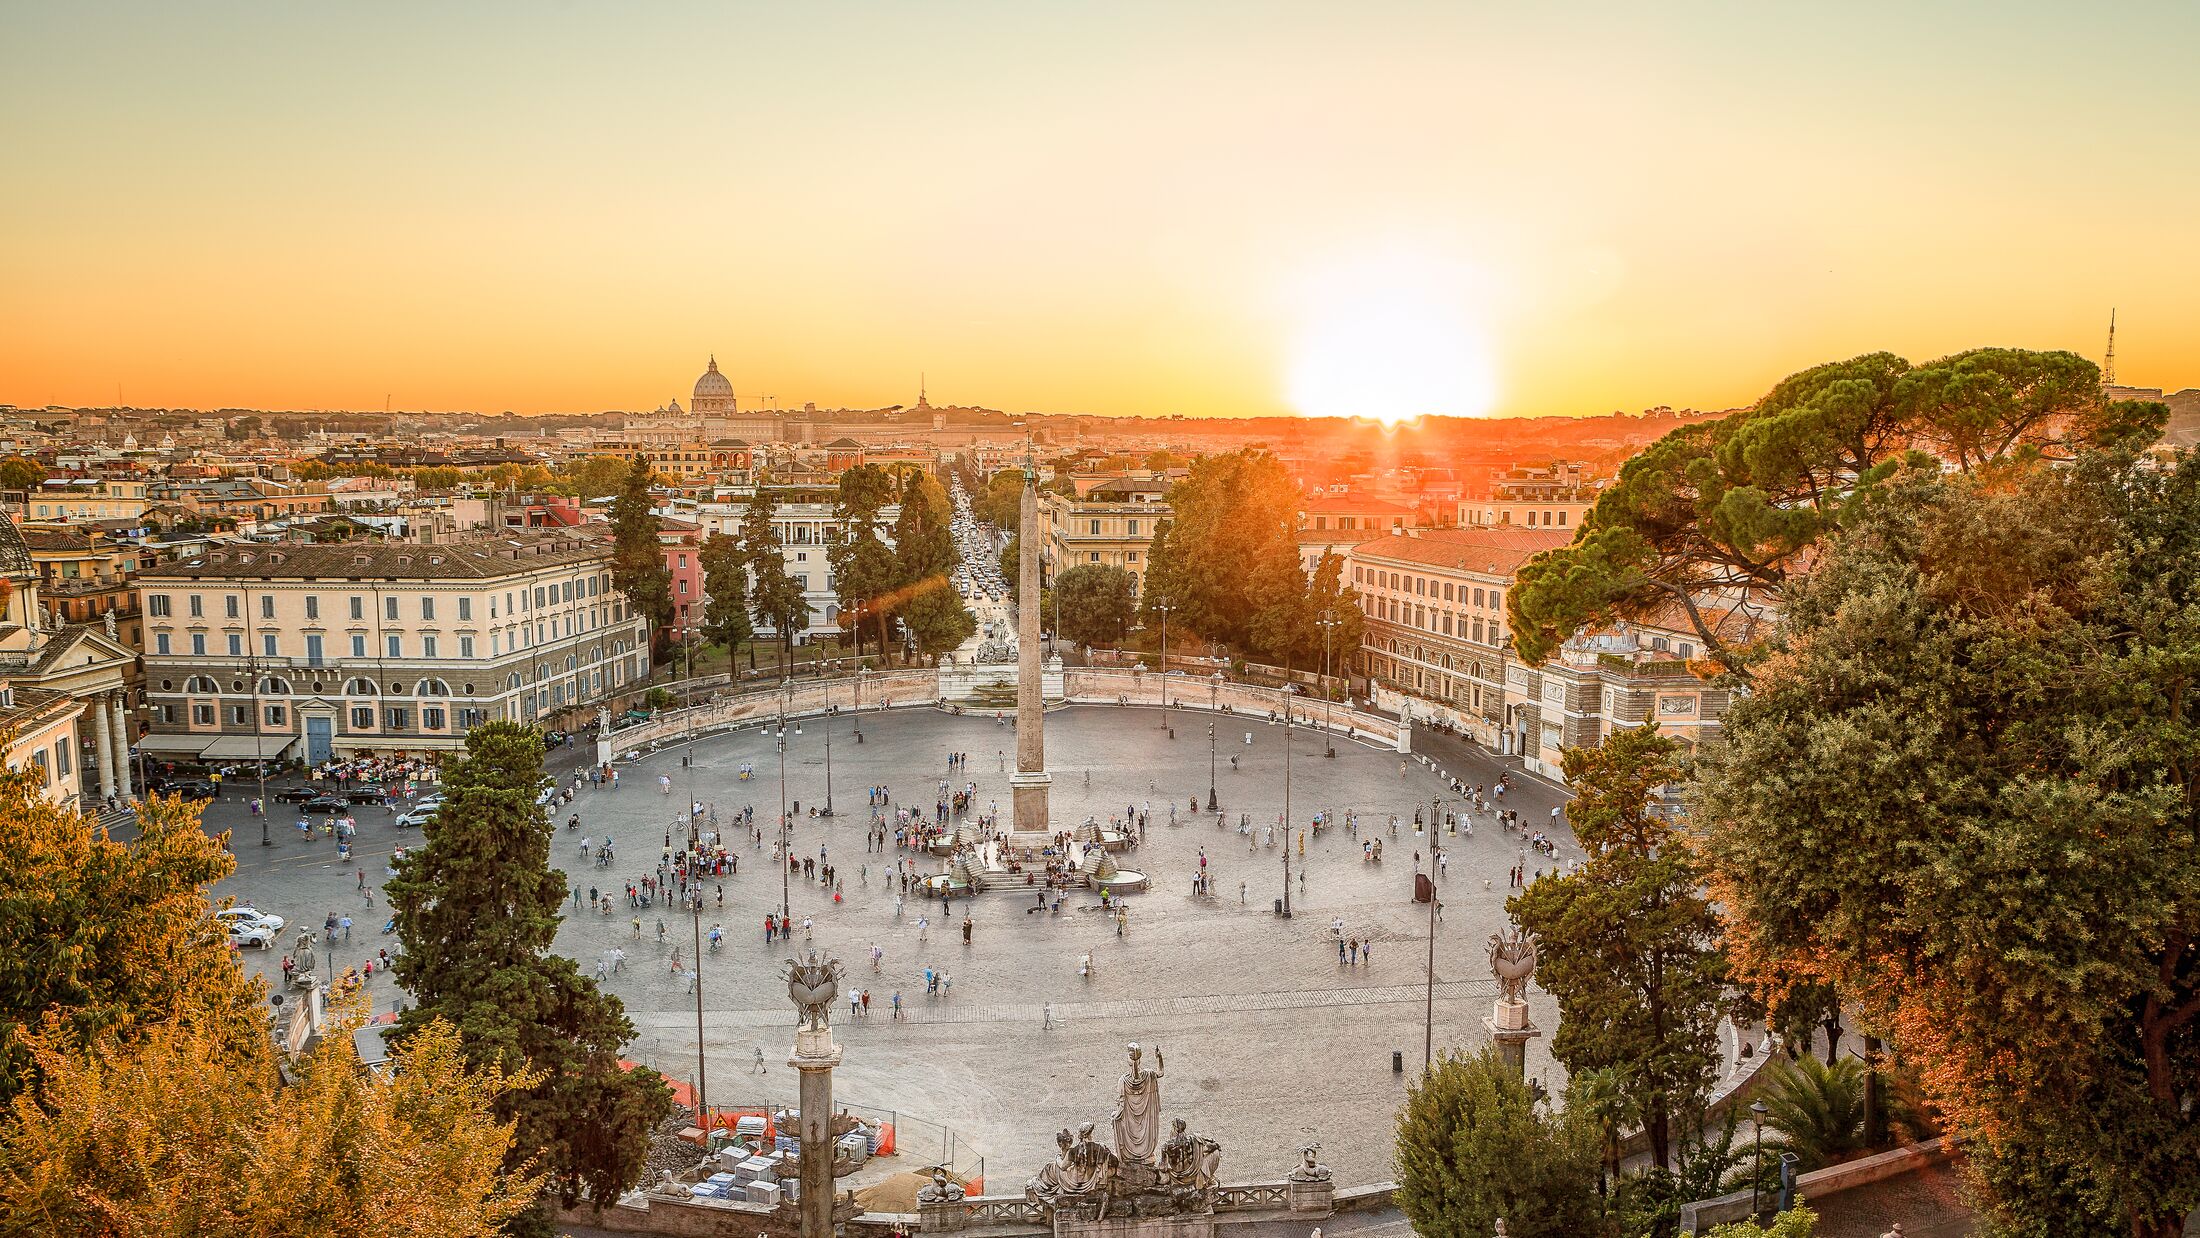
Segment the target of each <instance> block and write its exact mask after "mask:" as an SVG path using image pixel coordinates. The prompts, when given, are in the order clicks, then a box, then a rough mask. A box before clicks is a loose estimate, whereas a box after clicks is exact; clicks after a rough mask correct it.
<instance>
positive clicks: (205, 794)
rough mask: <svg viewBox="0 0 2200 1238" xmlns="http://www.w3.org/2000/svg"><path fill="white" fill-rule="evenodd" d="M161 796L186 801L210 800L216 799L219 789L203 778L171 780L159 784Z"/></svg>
mask: <svg viewBox="0 0 2200 1238" xmlns="http://www.w3.org/2000/svg"><path fill="white" fill-rule="evenodd" d="M159 790H160V793H161V794H162V795H177V796H181V797H183V798H184V799H187V800H210V799H214V798H216V797H217V795H218V794H219V789H218V788H216V787H215V786H214V784H213V783H211V782H208V781H207V780H206V779H204V778H171V779H168V780H167V781H166V782H163V783H161V784H160V788H159Z"/></svg>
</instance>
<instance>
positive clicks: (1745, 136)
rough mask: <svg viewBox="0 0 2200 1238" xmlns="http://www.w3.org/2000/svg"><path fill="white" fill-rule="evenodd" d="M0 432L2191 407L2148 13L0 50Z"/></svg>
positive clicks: (450, 30) (685, 13) (1684, 10)
mask: <svg viewBox="0 0 2200 1238" xmlns="http://www.w3.org/2000/svg"><path fill="white" fill-rule="evenodd" d="M4 14H5V16H4V21H5V26H4V28H0V92H4V95H0V98H4V104H0V165H4V166H5V167H6V169H7V172H8V176H7V182H8V192H7V193H6V195H5V196H4V198H0V402H12V403H15V404H19V405H29V406H38V405H43V404H47V403H57V404H72V405H105V404H109V403H112V402H114V401H116V400H117V399H119V400H121V401H122V402H124V403H128V404H133V405H141V406H183V407H201V408H219V407H263V408H289V409H314V408H375V409H379V408H381V407H382V406H383V404H384V402H385V400H387V401H389V402H390V403H391V404H392V405H393V406H394V407H397V408H402V409H479V410H485V411H500V410H506V409H509V410H514V411H518V412H543V411H595V410H601V409H636V408H649V407H652V406H655V405H657V404H661V403H662V402H664V401H665V400H667V399H669V398H674V397H678V398H681V399H683V400H684V399H685V398H686V396H687V392H688V387H689V385H690V384H691V383H692V382H693V381H694V378H695V375H696V373H697V372H698V371H699V369H700V368H701V365H702V363H703V360H704V358H705V357H706V356H708V355H711V354H715V355H716V356H717V358H718V361H719V364H720V365H721V367H722V368H723V369H724V370H725V371H726V372H727V374H728V375H729V376H730V377H731V378H732V380H733V382H734V384H735V388H736V392H737V394H738V398H739V399H740V401H741V403H742V405H744V406H749V405H753V404H757V403H759V402H761V403H765V404H772V403H777V404H780V405H783V406H798V405H800V404H801V403H802V402H805V401H811V402H815V403H817V404H819V405H821V406H826V407H833V406H852V407H877V406H882V405H887V404H896V403H909V402H912V401H914V399H915V398H916V395H917V389H918V382H919V375H920V374H923V375H925V376H926V379H927V381H928V384H929V392H930V395H931V398H932V400H933V402H935V403H977V404H985V405H988V406H992V407H997V408H1006V409H1010V410H1019V411H1020V410H1036V411H1045V412H1060V413H1078V412H1084V413H1117V414H1121V413H1149V414H1168V413H1182V414H1186V415H1192V416H1248V415H1259V414H1274V413H1283V412H1297V413H1303V414H1308V415H1321V416H1339V415H1343V416H1369V417H1374V418H1379V419H1382V420H1384V421H1397V420H1401V419H1406V418H1411V417H1414V416H1417V415H1422V414H1439V413H1440V414H1462V415H1474V416H1519V415H1547V414H1596V413H1605V412H1610V411H1612V410H1614V409H1625V410H1637V409H1642V408H1645V407H1649V406H1653V405H1659V404H1669V405H1674V406H1692V407H1698V408H1721V407H1728V406H1732V405H1735V404H1738V403H1742V402H1745V401H1747V400H1749V399H1750V398H1752V397H1754V396H1756V395H1758V394H1760V393H1761V392H1762V391H1763V390H1764V389H1765V388H1766V387H1767V386H1768V385H1769V384H1770V383H1772V382H1773V381H1775V380H1777V379H1778V378H1779V377H1780V376H1782V375H1784V374H1786V373H1789V372H1791V371H1793V370H1795V369H1798V368H1800V367H1802V366H1805V365H1809V364H1812V363H1815V362H1818V361H1821V360H1825V359H1829V358H1834V357H1842V356H1848V355H1852V354H1855V353H1858V352H1863V351H1868V350H1873V349H1882V348H1883V349H1888V350H1892V351H1895V352H1899V353H1902V354H1904V355H1906V356H1909V357H1912V358H1914V359H1919V360H1922V359H1925V358H1928V357H1932V356H1936V355H1940V354H1943V353H1947V352H1951V351H1954V350H1957V349H1962V348H1968V347H1973V346H1978V345H1982V344H2001V345H2011V346H2020V347H2030V348H2067V349H2072V350H2074V351H2078V352H2081V353H2083V354H2085V355H2087V356H2090V357H2094V358H2098V357H2099V356H2100V354H2101V351H2102V347H2103V344H2104V342H2105V339H2104V337H2105V334H2106V329H2107V323H2108V316H2109V312H2110V309H2111V308H2112V307H2113V308H2114V309H2115V310H2116V311H2117V315H2118V324H2119V333H2118V338H2117V346H2118V361H2119V366H2118V369H2119V376H2120V377H2121V378H2122V379H2123V380H2124V381H2126V382H2133V383H2142V384H2149V385H2169V386H2173V387H2174V386H2180V385H2192V384H2195V383H2200V315H2195V314H2194V313H2193V312H2192V307H2193V303H2194V298H2195V296H2196V294H2200V228H2195V227H2194V225H2193V220H2194V216H2195V204H2196V203H2200V123H2195V118H2196V117H2200V74H2195V73H2194V72H2193V71H2192V65H2191V54H2192V49H2193V48H2194V47H2196V46H2200V7H2195V6H2192V5H2190V4H2182V3H2156V4H2145V3H2134V4H2124V5H2113V6H2080V5H2048V4H2009V5H1999V6H1992V7H1988V8H1980V7H1977V6H1955V5H1942V6H1916V5H1894V4H1875V5H1817V6H1800V5H1774V6H1749V5H1710V4H1669V5H1634V4H1625V5H1623V4H1612V5H1591V4H1576V5H1560V6H1536V5H1470V4H1455V3H1426V4H1418V3H1367V4H1336V3H1319V4H1280V3H1245V4H1220V3H1118V4H1106V5H1101V4H1072V3H1056V4H1028V3H957V2H951V0H933V2H929V3H922V4H884V3H881V4H874V5H859V4H811V5H776V4H735V3H705V4H675V3H665V4H649V5H637V6H609V5H591V4H560V5H537V4H517V3H514V4H493V3H474V4H466V5H457V6H442V5H426V4H379V5H371V6H344V5H304V6H269V5H227V4H188V5H176V4H125V3H116V4H74V5H65V4H42V5H36V6H32V5H26V4H21V3H10V4H8V5H7V6H6V8H5V10H4Z"/></svg>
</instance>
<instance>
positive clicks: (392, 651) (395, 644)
mask: <svg viewBox="0 0 2200 1238" xmlns="http://www.w3.org/2000/svg"><path fill="white" fill-rule="evenodd" d="M386 640H387V643H388V645H389V655H390V656H391V657H393V658H402V657H404V656H405V655H404V653H403V651H402V649H401V643H400V641H401V638H399V637H398V636H396V635H395V634H392V635H391V636H389V637H387V638H386Z"/></svg>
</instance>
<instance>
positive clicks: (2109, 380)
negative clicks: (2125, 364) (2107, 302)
mask: <svg viewBox="0 0 2200 1238" xmlns="http://www.w3.org/2000/svg"><path fill="white" fill-rule="evenodd" d="M2101 385H2102V386H2104V387H2113V386H2115V385H2116V310H2115V307H2113V306H2111V307H2110V308H2109V311H2108V355H2107V356H2105V357H2103V358H2101Z"/></svg>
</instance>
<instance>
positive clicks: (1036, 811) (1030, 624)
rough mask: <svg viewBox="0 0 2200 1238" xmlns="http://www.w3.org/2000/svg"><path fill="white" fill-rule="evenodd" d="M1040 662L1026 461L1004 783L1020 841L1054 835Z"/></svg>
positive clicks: (1032, 484)
mask: <svg viewBox="0 0 2200 1238" xmlns="http://www.w3.org/2000/svg"><path fill="white" fill-rule="evenodd" d="M1040 674H1041V672H1040V668H1039V479H1038V469H1037V468H1036V467H1035V466H1034V464H1033V463H1032V462H1031V461H1028V460H1027V461H1026V463H1025V467H1024V498H1023V505H1022V508H1021V510H1020V511H1019V513H1018V517H1017V521H1016V773H1015V774H1014V775H1013V776H1012V777H1010V778H1009V780H1008V785H1009V787H1010V789H1011V794H1012V795H1013V797H1014V802H1015V808H1016V827H1015V828H1016V833H1018V834H1022V835H1024V836H1025V837H1024V838H1022V839H1018V840H1016V841H1017V843H1018V844H1019V845H1024V846H1029V845H1035V844H1036V843H1042V842H1043V841H1044V840H1046V839H1047V838H1049V837H1051V836H1052V835H1053V832H1054V831H1053V829H1052V827H1050V826H1049V825H1048V824H1047V786H1048V784H1050V783H1051V782H1053V781H1054V780H1053V778H1051V777H1050V776H1049V775H1048V774H1047V743H1046V694H1045V685H1044V681H1043V680H1041V678H1040Z"/></svg>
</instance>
